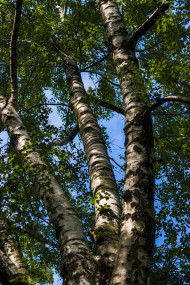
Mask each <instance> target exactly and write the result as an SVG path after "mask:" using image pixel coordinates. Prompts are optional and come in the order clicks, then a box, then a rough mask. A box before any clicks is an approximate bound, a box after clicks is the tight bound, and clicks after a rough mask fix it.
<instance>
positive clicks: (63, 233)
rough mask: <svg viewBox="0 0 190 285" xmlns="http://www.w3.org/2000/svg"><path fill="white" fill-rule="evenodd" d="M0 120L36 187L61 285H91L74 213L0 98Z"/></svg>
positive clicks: (91, 268)
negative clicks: (51, 232) (52, 233)
mask: <svg viewBox="0 0 190 285" xmlns="http://www.w3.org/2000/svg"><path fill="white" fill-rule="evenodd" d="M0 116H1V120H2V122H3V124H4V126H5V128H6V129H7V131H8V134H9V137H10V140H11V143H12V145H13V146H14V147H15V149H16V150H18V151H19V152H20V153H21V154H22V155H24V156H25V158H26V162H27V168H28V171H29V173H30V175H31V177H32V179H33V181H34V183H35V185H36V188H37V193H38V195H39V196H40V198H41V199H42V201H43V203H44V205H45V207H46V210H47V212H48V215H49V218H50V221H51V222H52V223H53V225H54V228H55V230H56V235H57V238H58V241H59V245H60V248H61V258H62V275H63V280H64V283H63V284H65V285H68V284H73V285H80V284H81V285H82V284H85V285H88V284H89V285H95V271H96V262H95V260H94V258H93V257H92V255H91V253H90V251H89V248H88V245H87V242H86V237H85V235H84V233H83V230H82V226H81V223H80V221H79V219H78V217H77V214H76V212H75V211H74V209H73V207H72V206H71V204H70V202H69V200H68V198H67V196H66V194H65V192H64V191H63V189H62V188H61V187H60V185H59V184H58V183H57V181H56V179H55V178H54V177H53V176H52V175H51V174H49V172H48V170H47V167H46V164H45V163H44V162H43V161H42V160H41V158H40V155H39V153H38V152H37V151H36V150H35V149H34V147H33V146H32V143H31V139H30V137H29V134H28V132H27V130H26V128H25V126H24V124H23V122H22V120H21V118H20V117H19V115H18V113H17V111H16V110H15V109H14V107H13V105H12V104H11V103H7V102H6V99H5V98H4V97H3V96H2V95H0Z"/></svg>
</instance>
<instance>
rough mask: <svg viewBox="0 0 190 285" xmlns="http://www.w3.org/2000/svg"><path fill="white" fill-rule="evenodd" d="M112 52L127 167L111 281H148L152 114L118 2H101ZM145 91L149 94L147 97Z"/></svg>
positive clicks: (125, 284)
mask: <svg viewBox="0 0 190 285" xmlns="http://www.w3.org/2000/svg"><path fill="white" fill-rule="evenodd" d="M97 2H98V4H99V7H100V11H101V14H102V18H103V22H104V25H105V29H106V31H107V35H108V41H109V45H110V48H111V55H112V58H113V60H114V63H115V66H116V70H117V73H118V76H119V79H120V85H121V90H122V95H123V100H124V108H125V111H124V112H125V128H124V131H125V137H126V141H125V147H126V171H125V184H124V192H123V208H122V219H121V234H120V241H119V248H118V254H117V260H116V264H115V267H114V272H113V276H112V280H111V284H112V285H116V284H117V285H119V284H120V285H136V284H143V285H145V284H149V273H150V268H151V265H152V255H153V247H154V231H155V230H154V229H155V219H154V167H153V131H152V121H151V117H150V115H147V116H146V117H143V116H142V114H143V113H144V111H145V109H146V103H144V102H145V101H146V100H147V99H148V98H147V95H145V92H144V90H143V87H141V86H143V85H142V80H141V76H140V71H139V69H138V63H137V59H136V57H135V53H134V50H133V49H132V45H129V44H128V43H129V40H128V34H127V32H126V28H125V24H124V22H123V21H122V18H121V15H120V13H119V10H118V7H117V5H116V4H115V3H114V2H112V1H101V0H99V1H97ZM145 96H146V97H145Z"/></svg>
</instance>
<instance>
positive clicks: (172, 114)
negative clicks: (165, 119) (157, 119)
mask: <svg viewBox="0 0 190 285" xmlns="http://www.w3.org/2000/svg"><path fill="white" fill-rule="evenodd" d="M188 112H189V111H188V110H187V111H185V112H181V113H164V112H156V113H152V115H153V116H183V115H185V114H187V113H188Z"/></svg>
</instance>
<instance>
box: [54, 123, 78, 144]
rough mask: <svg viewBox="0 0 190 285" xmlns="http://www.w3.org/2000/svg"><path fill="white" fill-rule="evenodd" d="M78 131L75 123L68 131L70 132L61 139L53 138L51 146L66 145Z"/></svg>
mask: <svg viewBox="0 0 190 285" xmlns="http://www.w3.org/2000/svg"><path fill="white" fill-rule="evenodd" d="M78 132H79V127H78V125H76V126H75V127H74V128H73V129H72V131H71V132H70V134H69V135H68V136H67V137H66V138H65V139H63V140H54V141H53V142H52V144H51V145H52V146H63V145H66V144H68V143H69V142H71V141H72V140H73V139H74V138H75V137H76V135H77V134H78Z"/></svg>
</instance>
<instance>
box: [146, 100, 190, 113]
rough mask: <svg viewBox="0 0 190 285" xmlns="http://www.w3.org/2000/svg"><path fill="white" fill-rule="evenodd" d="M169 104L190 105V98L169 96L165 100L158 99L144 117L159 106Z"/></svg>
mask: <svg viewBox="0 0 190 285" xmlns="http://www.w3.org/2000/svg"><path fill="white" fill-rule="evenodd" d="M167 102H181V103H184V104H190V98H188V97H179V96H168V97H165V98H157V99H156V102H155V103H153V104H152V105H151V106H150V107H148V108H147V109H146V110H145V112H144V114H143V116H146V115H148V114H149V113H150V112H151V111H153V110H154V109H156V108H158V107H159V106H161V105H162V104H164V103H167Z"/></svg>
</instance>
